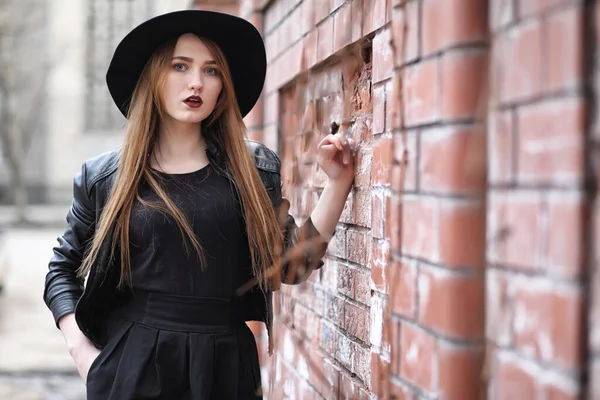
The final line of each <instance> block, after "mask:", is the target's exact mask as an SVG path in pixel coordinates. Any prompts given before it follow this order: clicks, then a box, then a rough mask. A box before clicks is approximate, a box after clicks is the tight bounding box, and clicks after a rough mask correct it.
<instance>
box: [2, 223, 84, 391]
mask: <svg viewBox="0 0 600 400" xmlns="http://www.w3.org/2000/svg"><path fill="white" fill-rule="evenodd" d="M63 220H64V217H63ZM61 230H62V228H40V229H28V230H24V229H21V230H11V231H9V232H8V233H7V234H6V235H5V236H6V237H5V241H4V243H3V250H4V251H2V252H0V270H1V271H0V274H4V278H1V275H0V279H3V281H4V290H3V292H2V293H0V399H14V400H21V399H22V400H75V399H84V398H85V396H84V385H83V383H82V382H81V380H80V378H79V376H78V375H77V373H76V371H75V368H74V365H73V362H72V360H71V358H70V357H69V355H68V353H67V351H66V346H65V343H64V340H63V338H62V334H61V333H60V331H59V330H58V329H56V327H55V325H54V322H53V319H52V316H51V314H50V311H49V310H48V309H47V308H46V305H45V304H44V302H43V300H42V293H43V289H44V278H45V274H46V270H47V264H48V260H49V258H50V255H51V254H52V247H53V246H54V245H55V243H56V237H57V236H58V235H59V234H60V232H61Z"/></svg>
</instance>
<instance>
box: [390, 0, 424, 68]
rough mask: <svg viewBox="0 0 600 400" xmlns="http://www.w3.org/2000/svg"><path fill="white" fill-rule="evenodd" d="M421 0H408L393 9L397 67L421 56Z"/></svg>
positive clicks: (393, 34) (393, 37)
mask: <svg viewBox="0 0 600 400" xmlns="http://www.w3.org/2000/svg"><path fill="white" fill-rule="evenodd" d="M420 8H421V2H420V1H414V0H413V1H408V2H406V3H403V6H402V7H396V8H394V9H393V11H392V41H393V48H394V53H395V57H394V62H395V65H396V66H397V67H400V66H403V65H404V64H406V63H408V62H411V61H414V60H415V59H416V58H417V57H419V53H420V50H419V26H420V25H421V19H420V18H421V13H420Z"/></svg>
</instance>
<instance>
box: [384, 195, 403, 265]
mask: <svg viewBox="0 0 600 400" xmlns="http://www.w3.org/2000/svg"><path fill="white" fill-rule="evenodd" d="M403 207H404V206H403V202H402V199H401V197H400V196H399V195H396V194H393V195H392V196H390V197H388V200H387V202H386V204H385V232H386V237H388V238H390V241H391V245H392V252H393V253H400V252H401V251H404V247H403V241H404V238H403V236H402V232H403V231H404V228H405V226H404V224H403V223H400V221H403V215H404V214H403V212H404V209H403Z"/></svg>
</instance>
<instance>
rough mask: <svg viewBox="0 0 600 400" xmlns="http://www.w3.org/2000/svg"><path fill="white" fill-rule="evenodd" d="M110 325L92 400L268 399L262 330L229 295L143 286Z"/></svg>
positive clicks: (90, 380)
mask: <svg viewBox="0 0 600 400" xmlns="http://www.w3.org/2000/svg"><path fill="white" fill-rule="evenodd" d="M107 328H108V332H109V340H108V342H107V344H106V346H105V347H104V348H103V349H102V351H101V352H100V355H99V356H98V357H97V358H96V359H95V360H94V362H93V363H92V366H91V367H90V370H89V373H88V377H87V383H86V390H87V398H88V400H134V399H136V400H137V399H140V400H141V399H169V400H173V399H181V400H188V399H189V400H192V399H193V400H217V399H218V400H227V399H240V400H242V399H262V393H261V378H260V365H259V361H258V353H257V349H256V342H255V339H254V335H253V334H252V332H251V331H250V329H249V328H248V327H247V325H246V324H245V322H244V321H243V320H241V319H239V318H237V317H236V315H235V311H234V307H232V305H231V303H230V302H229V301H227V300H220V299H206V298H192V297H181V296H173V295H165V294H159V293H150V292H136V293H135V294H134V296H133V300H132V301H130V302H129V303H128V304H126V305H125V306H123V307H122V308H120V309H118V310H116V311H115V313H114V315H113V316H112V317H111V318H110V320H109V322H108V327H107Z"/></svg>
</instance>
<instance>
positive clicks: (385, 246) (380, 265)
mask: <svg viewBox="0 0 600 400" xmlns="http://www.w3.org/2000/svg"><path fill="white" fill-rule="evenodd" d="M390 260H391V253H390V244H389V242H383V243H376V242H373V248H372V250H371V282H372V287H373V288H374V289H375V290H378V291H379V292H381V293H388V286H389V283H390V282H389V281H388V279H389V278H390V276H389V274H390V272H389V269H390V266H389V261H390ZM392 284H393V282H392Z"/></svg>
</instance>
